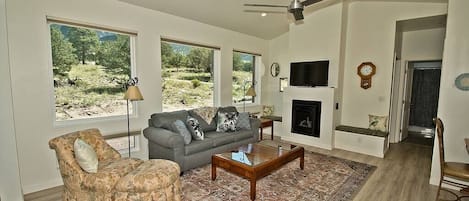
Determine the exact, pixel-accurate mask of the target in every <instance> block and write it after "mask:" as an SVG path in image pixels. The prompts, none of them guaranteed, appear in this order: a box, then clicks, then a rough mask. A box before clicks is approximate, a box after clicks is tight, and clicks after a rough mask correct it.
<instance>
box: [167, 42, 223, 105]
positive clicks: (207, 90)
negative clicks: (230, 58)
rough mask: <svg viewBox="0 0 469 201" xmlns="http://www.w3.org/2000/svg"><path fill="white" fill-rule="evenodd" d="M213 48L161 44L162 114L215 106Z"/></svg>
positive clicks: (168, 43)
mask: <svg viewBox="0 0 469 201" xmlns="http://www.w3.org/2000/svg"><path fill="white" fill-rule="evenodd" d="M213 55H214V50H213V49H210V48H203V47H196V46H189V45H184V44H179V43H170V42H165V41H163V42H161V67H162V78H163V89H162V92H163V111H173V110H180V109H190V108H196V107H202V106H213V66H214V64H213Z"/></svg>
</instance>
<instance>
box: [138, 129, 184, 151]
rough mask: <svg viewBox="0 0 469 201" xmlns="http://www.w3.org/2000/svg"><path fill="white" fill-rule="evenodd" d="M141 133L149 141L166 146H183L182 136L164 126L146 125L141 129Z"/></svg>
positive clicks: (171, 147)
mask: <svg viewBox="0 0 469 201" xmlns="http://www.w3.org/2000/svg"><path fill="white" fill-rule="evenodd" d="M143 135H144V136H145V137H146V138H147V139H148V140H149V141H151V142H153V143H155V144H158V145H161V146H163V147H166V148H170V149H173V148H177V147H184V138H183V137H182V136H181V135H179V134H177V133H174V132H172V131H170V130H166V129H164V128H155V127H148V128H145V129H143Z"/></svg>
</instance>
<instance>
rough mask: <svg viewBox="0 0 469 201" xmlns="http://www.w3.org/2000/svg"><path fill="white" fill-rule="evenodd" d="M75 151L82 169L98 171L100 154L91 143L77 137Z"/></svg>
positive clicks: (74, 144)
mask: <svg viewBox="0 0 469 201" xmlns="http://www.w3.org/2000/svg"><path fill="white" fill-rule="evenodd" d="M73 151H74V153H75V159H76V160H77V162H78V164H79V165H80V167H81V169H83V170H84V171H86V172H88V173H97V172H98V155H96V151H94V149H93V147H91V145H89V144H88V143H86V142H85V141H83V140H82V139H80V138H77V139H76V140H75V142H74V143H73Z"/></svg>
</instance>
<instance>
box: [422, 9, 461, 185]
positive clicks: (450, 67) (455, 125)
mask: <svg viewBox="0 0 469 201" xmlns="http://www.w3.org/2000/svg"><path fill="white" fill-rule="evenodd" d="M467 8H469V1H467V0H449V3H448V21H447V26H446V40H445V47H444V53H443V64H442V69H441V84H440V99H439V106H438V117H440V118H441V119H442V121H443V123H444V125H445V132H444V135H443V136H444V142H445V144H444V145H445V157H446V161H459V162H466V163H468V162H469V157H468V155H467V154H468V153H467V151H466V149H465V146H464V138H467V137H468V136H469V135H468V132H467V131H468V130H469V124H468V123H467V122H468V118H469V115H468V114H469V107H468V106H467V103H469V92H467V91H461V90H459V89H457V88H456V86H455V85H454V79H455V78H456V77H457V76H458V75H460V74H462V73H467V72H469V57H468V55H469V37H468V36H469V27H468V26H467V19H469V13H468V12H467ZM437 144H438V143H436V142H435V146H434V149H433V153H434V154H433V160H432V172H431V178H430V183H432V184H438V179H439V174H440V171H439V168H440V167H439V158H438V157H439V156H438V154H437V153H438V145H437Z"/></svg>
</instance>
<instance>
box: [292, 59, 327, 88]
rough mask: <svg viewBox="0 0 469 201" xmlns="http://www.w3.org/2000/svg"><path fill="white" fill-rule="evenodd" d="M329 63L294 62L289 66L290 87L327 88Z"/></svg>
mask: <svg viewBox="0 0 469 201" xmlns="http://www.w3.org/2000/svg"><path fill="white" fill-rule="evenodd" d="M328 78H329V61H328V60H326V61H308V62H295V63H291V64H290V86H309V87H316V86H327V85H328Z"/></svg>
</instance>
